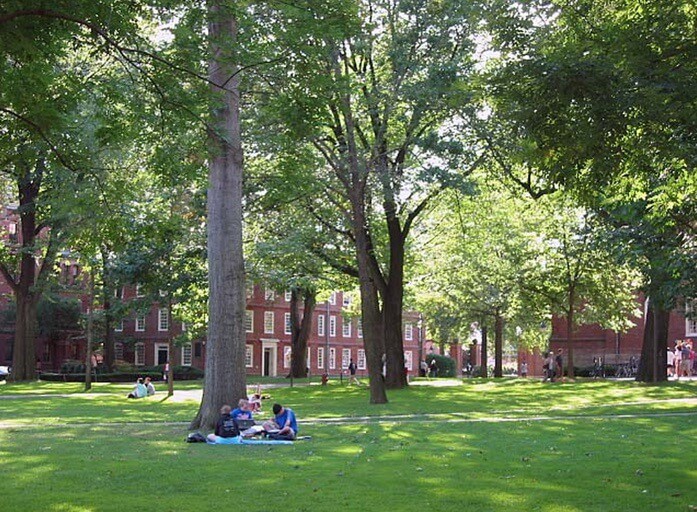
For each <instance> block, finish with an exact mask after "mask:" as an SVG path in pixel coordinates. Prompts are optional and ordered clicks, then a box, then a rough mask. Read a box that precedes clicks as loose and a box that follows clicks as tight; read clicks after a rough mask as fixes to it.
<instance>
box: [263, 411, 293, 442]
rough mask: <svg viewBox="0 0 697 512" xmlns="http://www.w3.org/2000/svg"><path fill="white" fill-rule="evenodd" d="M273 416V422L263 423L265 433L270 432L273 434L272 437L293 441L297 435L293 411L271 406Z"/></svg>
mask: <svg viewBox="0 0 697 512" xmlns="http://www.w3.org/2000/svg"><path fill="white" fill-rule="evenodd" d="M273 414H274V418H273V420H271V421H267V422H266V423H264V429H265V430H266V431H267V432H270V433H271V432H272V433H273V434H274V436H273V437H282V438H284V439H295V437H296V436H297V435H298V421H297V419H296V418H295V413H294V412H293V409H291V408H289V407H283V406H282V405H281V404H273ZM273 431H277V432H273Z"/></svg>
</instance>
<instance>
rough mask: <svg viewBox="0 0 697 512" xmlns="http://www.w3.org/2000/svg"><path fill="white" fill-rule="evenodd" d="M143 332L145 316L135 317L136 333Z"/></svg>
mask: <svg viewBox="0 0 697 512" xmlns="http://www.w3.org/2000/svg"><path fill="white" fill-rule="evenodd" d="M144 331H145V315H138V316H137V317H136V332H144Z"/></svg>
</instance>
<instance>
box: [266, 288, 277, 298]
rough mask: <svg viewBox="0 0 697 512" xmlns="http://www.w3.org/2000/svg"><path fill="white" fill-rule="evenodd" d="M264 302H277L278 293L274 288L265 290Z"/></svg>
mask: <svg viewBox="0 0 697 512" xmlns="http://www.w3.org/2000/svg"><path fill="white" fill-rule="evenodd" d="M264 300H268V301H272V300H276V292H275V291H274V290H273V289H272V288H264Z"/></svg>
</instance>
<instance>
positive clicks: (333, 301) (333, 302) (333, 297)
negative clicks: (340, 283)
mask: <svg viewBox="0 0 697 512" xmlns="http://www.w3.org/2000/svg"><path fill="white" fill-rule="evenodd" d="M329 304H331V305H332V306H334V305H336V292H332V294H331V295H330V296H329Z"/></svg>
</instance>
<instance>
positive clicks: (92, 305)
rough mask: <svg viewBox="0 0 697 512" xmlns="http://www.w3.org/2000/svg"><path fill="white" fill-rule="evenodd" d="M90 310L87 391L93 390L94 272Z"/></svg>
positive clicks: (86, 364)
mask: <svg viewBox="0 0 697 512" xmlns="http://www.w3.org/2000/svg"><path fill="white" fill-rule="evenodd" d="M89 280H90V281H89V294H88V295H89V300H90V302H89V309H88V310H87V342H86V350H85V391H89V390H90V389H92V342H93V341H94V271H92V270H90V276H89Z"/></svg>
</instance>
